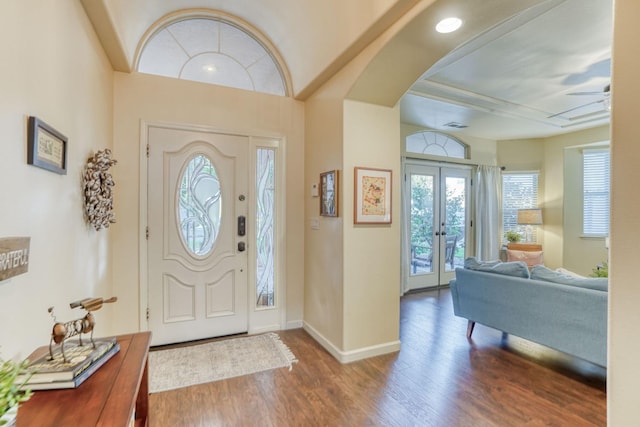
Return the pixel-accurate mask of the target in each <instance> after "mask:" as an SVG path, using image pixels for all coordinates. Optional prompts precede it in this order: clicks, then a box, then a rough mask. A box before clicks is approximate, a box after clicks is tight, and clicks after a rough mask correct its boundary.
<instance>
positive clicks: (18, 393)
mask: <svg viewBox="0 0 640 427" xmlns="http://www.w3.org/2000/svg"><path fill="white" fill-rule="evenodd" d="M28 365H29V361H28V360H24V361H22V362H15V361H13V360H2V359H0V426H5V427H6V426H12V425H15V419H16V416H17V415H18V405H19V404H20V403H21V402H25V401H27V400H29V398H30V397H31V394H32V392H31V390H28V389H24V388H23V386H24V385H25V384H26V382H27V381H28V380H29V375H28V370H27V366H28ZM25 374H26V376H25V377H23V378H25V379H24V380H22V381H20V383H19V384H18V383H16V380H17V378H18V376H21V375H25Z"/></svg>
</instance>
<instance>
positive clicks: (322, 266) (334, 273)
mask: <svg viewBox="0 0 640 427" xmlns="http://www.w3.org/2000/svg"><path fill="white" fill-rule="evenodd" d="M337 86H339V82H338V84H337ZM339 93H340V91H339V88H336V87H334V86H332V85H325V86H324V87H323V88H322V89H321V90H320V91H318V92H316V93H315V94H314V96H312V97H311V98H310V99H309V100H307V102H306V103H305V121H306V123H305V186H304V187H305V191H304V200H305V211H304V213H305V219H306V221H307V223H306V224H305V248H304V252H305V276H304V284H305V285H304V286H305V291H304V322H305V328H306V329H307V330H308V331H310V332H312V333H313V335H314V337H316V339H318V341H320V342H321V343H322V344H323V345H324V346H325V347H327V348H329V349H335V351H340V349H342V342H343V336H344V331H343V327H344V323H343V311H344V296H343V293H344V289H343V223H344V221H345V216H344V212H345V203H346V202H347V200H349V199H347V198H346V197H345V194H344V189H345V184H344V183H345V179H347V174H348V173H349V172H348V171H345V170H344V168H343V159H342V147H343V142H342V138H343V136H342V132H343V131H342V123H343V117H342V116H343V108H342V99H341V97H340V96H339ZM335 169H337V170H338V171H339V172H338V173H339V189H340V190H339V193H340V194H339V202H338V217H335V218H334V217H331V218H327V217H320V216H319V213H320V201H319V199H318V198H317V197H312V196H311V185H312V184H318V183H319V181H320V173H322V172H326V171H330V170H335ZM312 220H318V222H319V228H318V229H312V228H311V226H310V221H312ZM334 355H335V354H334Z"/></svg>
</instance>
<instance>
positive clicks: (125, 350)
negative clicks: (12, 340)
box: [16, 332, 151, 427]
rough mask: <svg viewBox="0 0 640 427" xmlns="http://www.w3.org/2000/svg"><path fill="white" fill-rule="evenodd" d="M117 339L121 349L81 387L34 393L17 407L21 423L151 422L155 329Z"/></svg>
mask: <svg viewBox="0 0 640 427" xmlns="http://www.w3.org/2000/svg"><path fill="white" fill-rule="evenodd" d="M117 339H118V343H119V344H120V351H119V352H118V353H117V354H116V355H114V356H113V357H112V358H111V359H109V361H107V363H105V364H104V366H102V367H100V368H99V369H98V370H97V371H96V372H95V373H94V374H93V375H91V376H90V377H89V378H88V379H87V380H86V381H85V382H84V383H82V384H80V386H79V387H78V388H75V389H64V390H42V391H36V392H34V394H33V396H32V397H31V399H29V400H28V401H27V402H25V403H23V404H22V405H20V408H19V409H18V419H17V423H16V425H17V427H22V426H24V427H28V426H38V427H47V426H51V427H53V426H73V427H95V426H110V427H111V426H114V427H128V426H129V425H132V424H131V422H132V420H134V422H135V424H133V425H135V426H136V427H138V426H146V425H147V415H148V411H149V387H148V380H149V377H148V370H147V358H148V355H149V344H150V341H151V333H150V332H141V333H137V334H130V335H121V336H118V337H117ZM35 356H36V355H35V354H34V355H32V356H31V357H35Z"/></svg>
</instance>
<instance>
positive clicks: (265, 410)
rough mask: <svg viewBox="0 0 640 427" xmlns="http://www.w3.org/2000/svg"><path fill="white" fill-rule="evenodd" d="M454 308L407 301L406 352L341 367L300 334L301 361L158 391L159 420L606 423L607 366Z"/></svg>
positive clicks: (444, 294) (443, 301) (438, 301)
mask: <svg viewBox="0 0 640 427" xmlns="http://www.w3.org/2000/svg"><path fill="white" fill-rule="evenodd" d="M466 327H467V323H466V320H464V319H460V318H456V317H455V316H454V315H453V309H452V305H451V297H450V292H449V290H448V289H445V290H442V291H430V292H421V293H414V294H411V295H408V296H406V297H404V298H402V303H401V322H400V339H401V342H402V345H401V350H400V352H398V353H394V354H390V355H384V356H379V357H374V358H370V359H366V360H362V361H358V362H354V363H351V364H346V365H342V364H340V363H338V362H337V361H336V360H335V359H333V358H332V357H331V356H330V355H329V354H328V353H327V352H326V351H325V350H324V349H323V348H322V347H320V346H319V345H318V344H317V343H316V342H315V341H314V340H313V339H312V338H311V337H310V336H309V335H308V334H307V333H306V332H304V331H303V330H301V329H298V330H290V331H282V332H280V333H279V334H280V336H281V338H282V340H283V341H284V342H285V343H286V344H287V345H288V346H289V347H290V348H291V350H292V351H293V352H294V354H295V355H296V357H297V358H298V359H299V362H298V363H297V364H294V366H293V370H292V371H289V370H287V369H276V370H272V371H268V372H262V373H258V374H254V375H248V376H244V377H239V378H232V379H228V380H224V381H218V382H214V383H209V384H203V385H198V386H193V387H188V388H184V389H180V390H174V391H168V392H163V393H157V394H152V395H151V396H150V399H149V405H150V408H149V411H150V425H151V426H152V427H161V426H190V427H191V426H207V427H209V426H474V427H475V426H572V427H573V426H605V425H606V393H605V390H606V372H605V370H604V369H603V368H600V367H597V366H594V365H591V364H589V363H587V362H584V361H581V360H577V359H575V358H571V357H568V356H566V355H563V354H561V353H558V352H555V351H553V350H549V349H547V348H545V347H542V346H539V345H537V344H533V343H531V342H528V341H525V340H522V339H519V338H516V337H513V336H507V337H504V338H503V336H502V333H501V332H499V331H496V330H493V329H490V328H487V327H484V326H482V325H477V326H476V329H475V331H474V335H473V340H472V341H468V340H467V339H466V336H465V333H466Z"/></svg>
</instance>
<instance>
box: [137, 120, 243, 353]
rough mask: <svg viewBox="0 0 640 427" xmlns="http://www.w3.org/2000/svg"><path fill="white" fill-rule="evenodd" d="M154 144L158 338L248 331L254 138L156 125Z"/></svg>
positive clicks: (152, 275)
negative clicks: (248, 228) (251, 150)
mask: <svg viewBox="0 0 640 427" xmlns="http://www.w3.org/2000/svg"><path fill="white" fill-rule="evenodd" d="M148 143H149V156H148V169H147V170H148V195H147V200H148V201H147V217H148V218H147V220H148V242H147V257H148V260H147V265H148V272H147V277H148V305H149V311H148V318H149V319H148V322H149V323H148V325H149V329H150V330H151V331H152V344H153V345H159V344H168V343H175V342H184V341H190V340H196V339H202V338H208V337H214V336H222V335H228V334H234V333H241V332H246V331H247V329H248V298H247V286H248V285H247V251H246V235H247V233H246V225H244V226H243V225H241V224H242V223H243V222H244V224H248V221H247V220H246V217H247V212H248V206H247V205H248V203H249V201H248V197H247V196H248V195H247V191H248V173H249V168H248V150H249V138H248V137H245V136H238V135H226V134H221V133H214V132H207V131H198V130H184V129H173V128H169V127H163V126H150V127H149V128H148ZM243 228H244V230H243Z"/></svg>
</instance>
